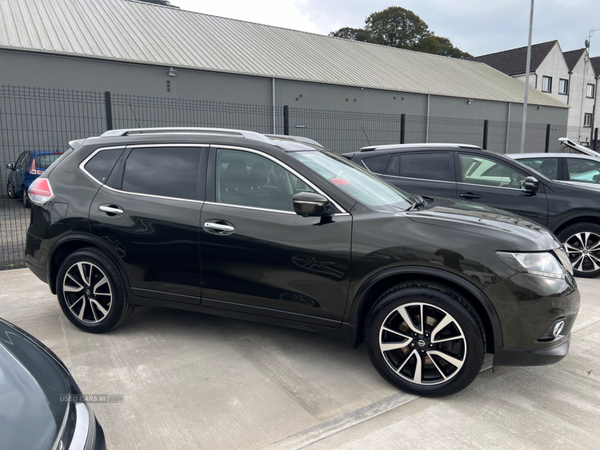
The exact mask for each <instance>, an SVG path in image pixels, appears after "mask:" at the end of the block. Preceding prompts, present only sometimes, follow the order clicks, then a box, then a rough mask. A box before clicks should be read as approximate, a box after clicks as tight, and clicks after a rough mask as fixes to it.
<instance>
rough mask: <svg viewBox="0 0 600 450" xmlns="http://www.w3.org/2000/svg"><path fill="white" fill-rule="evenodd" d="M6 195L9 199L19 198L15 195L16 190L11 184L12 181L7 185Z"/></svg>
mask: <svg viewBox="0 0 600 450" xmlns="http://www.w3.org/2000/svg"><path fill="white" fill-rule="evenodd" d="M6 193H7V194H8V197H9V198H17V194H16V193H15V188H14V187H13V185H12V184H11V182H10V181H9V182H8V183H6Z"/></svg>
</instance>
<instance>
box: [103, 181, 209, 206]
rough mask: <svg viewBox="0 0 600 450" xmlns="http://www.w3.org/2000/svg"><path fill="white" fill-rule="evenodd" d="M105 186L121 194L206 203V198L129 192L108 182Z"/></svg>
mask: <svg viewBox="0 0 600 450" xmlns="http://www.w3.org/2000/svg"><path fill="white" fill-rule="evenodd" d="M102 187H103V188H106V189H108V190H110V191H113V192H118V193H119V194H128V195H141V196H142V197H151V198H162V199H166V200H179V201H180V202H192V203H200V204H202V203H206V202H205V201H204V200H195V199H192V198H181V197H167V196H166V195H155V194H142V193H141V192H129V191H122V190H120V189H115V188H113V187H110V186H107V185H106V184H103V185H102Z"/></svg>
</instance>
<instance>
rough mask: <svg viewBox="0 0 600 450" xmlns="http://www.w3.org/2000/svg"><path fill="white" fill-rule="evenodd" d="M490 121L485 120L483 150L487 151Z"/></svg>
mask: <svg viewBox="0 0 600 450" xmlns="http://www.w3.org/2000/svg"><path fill="white" fill-rule="evenodd" d="M489 124H490V121H489V120H487V119H486V120H484V121H483V147H482V148H483V149H484V150H487V144H488V127H489Z"/></svg>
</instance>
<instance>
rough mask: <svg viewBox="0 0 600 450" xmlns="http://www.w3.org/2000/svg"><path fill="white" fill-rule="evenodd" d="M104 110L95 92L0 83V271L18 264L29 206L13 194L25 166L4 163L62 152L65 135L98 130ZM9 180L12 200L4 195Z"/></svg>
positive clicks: (17, 191)
mask: <svg viewBox="0 0 600 450" xmlns="http://www.w3.org/2000/svg"><path fill="white" fill-rule="evenodd" d="M104 113H105V109H104V96H103V95H102V94H100V93H97V92H82V91H68V90H62V89H43V88H31V87H18V86H0V150H1V151H0V162H1V165H0V185H1V189H2V190H1V191H0V192H1V193H2V194H3V195H1V196H0V270H2V269H7V268H13V267H21V266H23V258H24V255H23V249H24V247H25V233H26V230H27V226H28V225H29V210H28V209H26V208H25V206H24V204H23V202H19V201H18V199H19V198H20V197H21V194H22V190H23V188H26V187H28V184H29V183H30V180H29V178H30V177H28V176H27V175H28V172H29V170H30V166H29V165H27V166H25V167H22V168H18V169H17V170H10V169H7V168H6V165H7V164H13V165H14V164H15V163H16V162H17V159H18V157H19V155H21V154H22V153H23V152H41V151H45V152H56V151H60V152H62V151H64V150H66V147H67V143H68V142H69V141H70V140H73V139H79V138H84V137H87V136H93V135H97V134H98V133H100V132H102V131H103V127H104V124H105V117H104ZM23 161H25V159H23ZM9 183H11V185H12V191H13V192H14V194H15V195H16V196H17V198H16V199H10V198H9V197H8V195H7V187H8V184H9Z"/></svg>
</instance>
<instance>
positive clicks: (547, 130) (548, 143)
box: [544, 124, 550, 153]
mask: <svg viewBox="0 0 600 450" xmlns="http://www.w3.org/2000/svg"><path fill="white" fill-rule="evenodd" d="M549 148H550V124H548V125H546V145H545V146H544V153H548V149H549Z"/></svg>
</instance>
